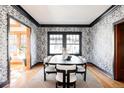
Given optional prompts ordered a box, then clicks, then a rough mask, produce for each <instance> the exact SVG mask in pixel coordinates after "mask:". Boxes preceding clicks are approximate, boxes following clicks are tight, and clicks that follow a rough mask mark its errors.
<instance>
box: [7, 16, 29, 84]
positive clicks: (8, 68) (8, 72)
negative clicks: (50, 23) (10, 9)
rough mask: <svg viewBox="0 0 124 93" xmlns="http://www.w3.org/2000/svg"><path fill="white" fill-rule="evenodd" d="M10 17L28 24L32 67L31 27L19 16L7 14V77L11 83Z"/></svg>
mask: <svg viewBox="0 0 124 93" xmlns="http://www.w3.org/2000/svg"><path fill="white" fill-rule="evenodd" d="M10 18H12V19H14V20H16V21H17V22H19V23H20V24H23V25H24V26H26V27H27V28H28V30H29V31H30V37H29V39H30V42H29V45H30V46H29V47H30V49H29V51H30V53H29V56H30V66H29V67H30V69H31V27H30V26H28V25H26V24H25V23H23V22H22V21H20V20H18V19H17V18H15V17H13V16H11V15H9V14H7V79H8V82H9V83H10V63H9V62H10V58H9V32H10Z"/></svg>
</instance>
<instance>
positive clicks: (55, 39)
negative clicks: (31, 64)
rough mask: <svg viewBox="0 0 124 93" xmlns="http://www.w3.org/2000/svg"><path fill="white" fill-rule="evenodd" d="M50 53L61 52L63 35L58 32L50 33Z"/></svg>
mask: <svg viewBox="0 0 124 93" xmlns="http://www.w3.org/2000/svg"><path fill="white" fill-rule="evenodd" d="M49 41H50V54H58V53H59V54H60V53H62V45H63V44H62V43H63V42H62V41H63V36H62V35H60V34H51V35H50V40H49Z"/></svg>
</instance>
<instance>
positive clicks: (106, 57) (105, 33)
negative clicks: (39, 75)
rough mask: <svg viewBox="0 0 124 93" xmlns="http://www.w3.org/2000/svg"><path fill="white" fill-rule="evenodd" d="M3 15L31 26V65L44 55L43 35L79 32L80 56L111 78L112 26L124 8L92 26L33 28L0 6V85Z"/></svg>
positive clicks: (4, 62) (4, 58)
mask: <svg viewBox="0 0 124 93" xmlns="http://www.w3.org/2000/svg"><path fill="white" fill-rule="evenodd" d="M7 14H9V15H11V16H13V17H15V18H16V19H18V20H20V21H22V22H24V23H25V24H26V25H28V26H30V27H31V65H32V66H33V65H34V64H36V63H37V62H43V58H44V57H46V56H47V32H51V31H60V32H62V31H63V32H66V31H69V32H70V31H72V32H82V56H83V57H85V58H86V59H87V61H88V62H92V63H93V64H95V65H97V66H98V67H100V68H102V69H104V70H105V71H107V72H108V73H110V74H111V75H112V76H113V61H114V30H113V23H114V22H116V21H118V20H120V19H122V18H124V6H119V7H118V8H116V9H115V10H114V11H113V12H111V13H109V14H107V15H106V16H104V17H103V18H102V19H101V20H100V21H99V22H98V23H97V24H95V25H94V26H93V27H90V28H88V27H86V28H84V27H37V26H36V25H35V24H33V23H32V22H31V21H30V20H28V19H27V18H26V17H25V16H23V15H22V14H20V13H19V12H18V11H16V10H15V9H14V8H13V7H12V6H8V5H0V84H1V83H3V82H5V81H6V80H7Z"/></svg>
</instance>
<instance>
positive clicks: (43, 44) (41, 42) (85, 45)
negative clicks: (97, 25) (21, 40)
mask: <svg viewBox="0 0 124 93" xmlns="http://www.w3.org/2000/svg"><path fill="white" fill-rule="evenodd" d="M52 31H54V32H55V31H56V32H82V56H83V57H86V59H87V60H89V57H90V51H89V50H90V30H89V28H83V27H40V28H39V32H38V39H37V43H38V45H37V47H38V50H39V53H38V55H37V56H38V58H39V59H38V60H39V61H41V62H42V61H43V58H44V57H45V56H47V32H52Z"/></svg>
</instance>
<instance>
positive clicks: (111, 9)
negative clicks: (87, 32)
mask: <svg viewBox="0 0 124 93" xmlns="http://www.w3.org/2000/svg"><path fill="white" fill-rule="evenodd" d="M120 6H121V5H112V6H110V7H109V8H108V9H107V10H106V11H105V12H103V13H102V14H101V15H100V16H99V17H98V18H96V19H95V20H94V21H93V22H92V23H91V24H90V27H92V26H94V25H95V24H96V23H97V22H99V21H100V20H101V19H102V18H103V17H105V16H106V15H107V14H109V13H111V12H113V11H114V10H115V9H117V8H118V7H120Z"/></svg>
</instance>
